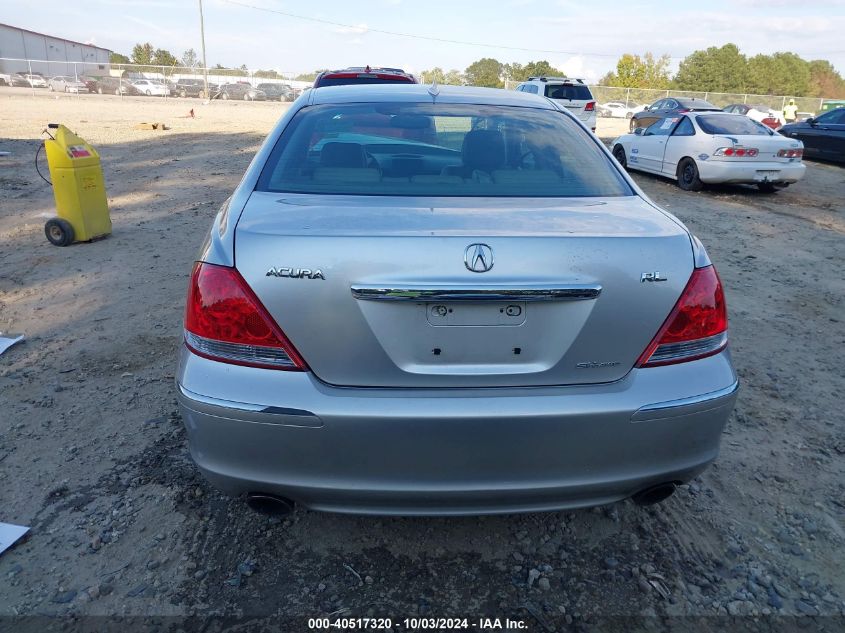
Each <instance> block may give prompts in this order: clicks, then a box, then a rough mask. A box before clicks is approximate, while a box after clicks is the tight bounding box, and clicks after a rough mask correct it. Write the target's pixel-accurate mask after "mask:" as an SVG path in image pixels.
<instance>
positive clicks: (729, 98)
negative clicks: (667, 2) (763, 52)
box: [505, 81, 825, 116]
mask: <svg viewBox="0 0 845 633" xmlns="http://www.w3.org/2000/svg"><path fill="white" fill-rule="evenodd" d="M520 83H521V82H518V81H506V82H505V88H507V89H509V90H515V89H516V87H517V86H518V85H519V84H520ZM590 90H591V91H592V93H593V96H594V97H595V98H596V102H598V103H599V104H604V103H610V102H616V103H624V104H625V107H626V108H636V107H637V106H641V105H649V104H652V103H654V102H655V101H658V100H659V99H665V98H666V97H687V98H695V99H704V100H705V101H709V102H710V103H712V104H714V105H717V106H719V107H721V108H724V107H725V106H729V105H733V104H735V103H747V104H749V105H758V106H766V107H767V108H771V109H772V110H777V111H778V112H781V111H783V108H784V106H786V104H787V103H789V100H790V99H795V105H797V106H798V111H799V112H806V113H808V114H810V115H813V116H815V115H816V114H818V113H819V112H820V111H821V109H822V104H823V103H824V101H825V99H824V98H819V97H795V96H791V95H755V94H744V93H733V92H696V91H692V90H654V89H650V88H616V87H612V86H590Z"/></svg>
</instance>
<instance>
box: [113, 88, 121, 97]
mask: <svg viewBox="0 0 845 633" xmlns="http://www.w3.org/2000/svg"><path fill="white" fill-rule="evenodd" d="M114 94H116V95H117V96H118V97H119V96H120V88H115V90H114Z"/></svg>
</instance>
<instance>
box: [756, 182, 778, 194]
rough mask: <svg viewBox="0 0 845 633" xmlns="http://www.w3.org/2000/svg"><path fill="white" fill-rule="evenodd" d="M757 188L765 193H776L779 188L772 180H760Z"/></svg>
mask: <svg viewBox="0 0 845 633" xmlns="http://www.w3.org/2000/svg"><path fill="white" fill-rule="evenodd" d="M757 188H758V189H759V190H760V191H762V192H763V193H774V192H775V191H777V190H778V188H777V187H775V185H774V183H772V182H758V183H757Z"/></svg>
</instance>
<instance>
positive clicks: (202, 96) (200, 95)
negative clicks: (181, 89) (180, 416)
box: [197, 90, 205, 99]
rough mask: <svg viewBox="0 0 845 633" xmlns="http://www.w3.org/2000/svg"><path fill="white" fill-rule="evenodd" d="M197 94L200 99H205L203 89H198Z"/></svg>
mask: <svg viewBox="0 0 845 633" xmlns="http://www.w3.org/2000/svg"><path fill="white" fill-rule="evenodd" d="M197 96H198V97H199V98H200V99H205V90H200V91H199V92H198V93H197Z"/></svg>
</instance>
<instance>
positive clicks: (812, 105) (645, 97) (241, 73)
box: [0, 57, 825, 116]
mask: <svg viewBox="0 0 845 633" xmlns="http://www.w3.org/2000/svg"><path fill="white" fill-rule="evenodd" d="M298 74H299V73H298V72H281V73H279V72H275V71H261V70H249V69H246V68H208V69H205V68H201V67H189V66H156V65H148V64H146V65H145V64H107V63H102V62H75V61H73V62H72V61H67V62H65V61H54V60H51V61H46V60H33V59H15V58H4V57H0V86H19V87H26V88H31V89H32V92H33V93H36V92H37V91H38V90H39V89H47V90H51V89H52V90H62V89H66V90H67V91H69V92H71V93H73V94H77V95H78V94H84V93H86V92H99V93H101V94H116V95H120V96H131V95H146V94H151V93H152V92H153V91H152V90H150V87H149V86H148V87H147V88H145V89H140V90H139V89H138V87H137V86H136V82H138V81H142V80H145V81H148V82H153V83H156V84H161V85H163V86H164V87H165V88H166V89H164V90H161V91H156V94H158V95H159V96H163V97H164V98H168V97H181V96H192V97H203V98H248V97H245V95H243V94H242V92H243V91H237V90H233V89H232V90H229V89H222V87H223V86H232V85H233V84H235V85H237V84H241V85H244V84H247V85H249V86H250V87H253V88H255V87H258V86H259V85H261V84H270V85H279V86H287V87H288V88H285V89H283V90H284V93H285V97H286V98H288V99H290V97H291V96H296V95H298V94H299V93H300V92H301V91H302V90H304V89H305V88H307V87H309V86H311V82H309V81H297V80H295V79H294V77H296V76H297V75H298ZM54 77H69V78H71V79H73V80H74V82H82V83H84V84H85V88H82V87H81V86H65V85H63V84H62V82H51V81H50V80H51V79H52V78H54ZM39 78H40V79H39ZM206 81H207V82H208V86H207V88H206ZM519 83H520V82H517V81H511V80H507V81H505V88H506V89H509V90H514V89H516V87H517V85H519ZM200 84H201V87H200ZM590 90H591V91H592V93H593V96H594V97H595V98H596V101H597V102H598V103H599V104H604V103H609V102H618V103H623V104H625V107H626V108H635V107H637V106H640V105H648V104H651V103H654V102H655V101H657V100H658V99H664V98H666V97H694V98H696V99H704V100H705V101H709V102H711V103H713V104H715V105H717V106H720V107H725V106H727V105H731V104H734V103H747V104H750V105H758V106H766V107H767V108H771V109H773V110H777V111H779V112H780V111H782V110H783V108H784V106H785V105H786V104H787V103H788V102H789V100H790V99H795V103H796V105H797V106H798V110H799V112H802V113H807V114H808V115H813V116H814V115H816V114H818V113H819V112H820V111H821V109H822V104H823V103H824V101H825V99H824V98H818V97H796V96H791V95H755V94H742V93H728V92H701V91H698V92H697V91H689V90H654V89H646V88H617V87H611V86H590ZM274 92H275V91H274ZM272 98H278V96H274V97H272ZM283 100H284V99H283Z"/></svg>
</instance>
